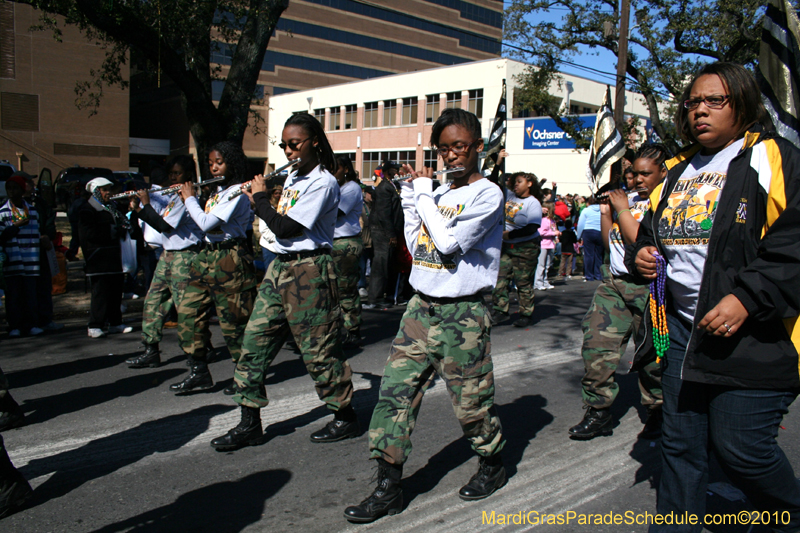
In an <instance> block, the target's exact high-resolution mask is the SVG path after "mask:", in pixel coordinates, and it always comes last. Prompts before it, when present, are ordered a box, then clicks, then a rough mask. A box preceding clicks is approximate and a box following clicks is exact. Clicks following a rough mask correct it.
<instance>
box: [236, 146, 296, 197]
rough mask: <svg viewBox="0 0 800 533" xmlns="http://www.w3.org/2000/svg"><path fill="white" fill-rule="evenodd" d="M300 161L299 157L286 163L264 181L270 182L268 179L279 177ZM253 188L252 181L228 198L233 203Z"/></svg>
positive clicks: (265, 177)
mask: <svg viewBox="0 0 800 533" xmlns="http://www.w3.org/2000/svg"><path fill="white" fill-rule="evenodd" d="M300 161H301V159H300V158H299V157H298V158H297V159H293V160H291V161H289V162H288V163H286V164H285V165H283V166H282V167H279V168H276V169H275V170H274V171H272V172H270V173H269V174H267V175H266V176H264V179H265V180H268V179H271V178H274V177H275V176H277V175H278V174H280V173H281V172H283V171H284V170H286V169H287V168H289V167H290V166H292V165H296V164H298V163H300ZM252 187H253V182H252V181H248V182H247V183H245V184H243V185H242V186H241V187H240V188H239V189H237V190H235V191H233V192H232V193H231V194H230V196H228V201H231V200H233V199H234V198H238V197H239V196H241V195H243V194H244V191H249V190H250V189H251V188H252Z"/></svg>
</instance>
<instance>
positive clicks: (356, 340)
mask: <svg viewBox="0 0 800 533" xmlns="http://www.w3.org/2000/svg"><path fill="white" fill-rule="evenodd" d="M361 346H362V343H361V332H359V330H358V328H356V329H354V330H352V331H347V330H345V333H343V335H342V348H344V349H345V350H354V349H357V348H360V347H361Z"/></svg>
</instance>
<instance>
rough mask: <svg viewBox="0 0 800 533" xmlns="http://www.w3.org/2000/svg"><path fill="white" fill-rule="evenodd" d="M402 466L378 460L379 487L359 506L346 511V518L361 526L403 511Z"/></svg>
mask: <svg viewBox="0 0 800 533" xmlns="http://www.w3.org/2000/svg"><path fill="white" fill-rule="evenodd" d="M402 477H403V466H402V465H399V466H398V465H390V464H389V463H387V462H386V461H384V460H383V459H378V486H377V487H375V490H374V491H372V494H370V495H369V497H368V498H367V499H366V500H364V501H363V502H361V503H360V504H359V505H353V506H351V507H348V508H347V509H345V510H344V517H345V518H346V519H348V520H349V521H350V522H358V523H360V524H363V523H367V522H374V521H375V520H377V519H378V518H380V517H382V516H386V515H387V514H388V515H394V514H397V513H399V512H400V511H402V510H403V487H401V486H400V479H401V478H402Z"/></svg>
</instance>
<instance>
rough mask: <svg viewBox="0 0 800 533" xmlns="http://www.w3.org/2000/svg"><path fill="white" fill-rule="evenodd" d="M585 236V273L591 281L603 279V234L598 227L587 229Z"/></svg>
mask: <svg viewBox="0 0 800 533" xmlns="http://www.w3.org/2000/svg"><path fill="white" fill-rule="evenodd" d="M581 238H583V275H584V277H586V279H588V280H589V281H603V273H602V272H601V271H600V266H601V265H602V264H603V236H602V235H601V234H600V232H599V231H597V230H596V229H587V230H584V231H583V234H581Z"/></svg>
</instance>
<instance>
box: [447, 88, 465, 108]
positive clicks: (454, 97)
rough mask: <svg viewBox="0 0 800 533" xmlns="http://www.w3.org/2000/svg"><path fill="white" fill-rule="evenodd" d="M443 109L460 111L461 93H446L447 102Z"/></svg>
mask: <svg viewBox="0 0 800 533" xmlns="http://www.w3.org/2000/svg"><path fill="white" fill-rule="evenodd" d="M444 108H445V109H461V91H456V92H454V93H447V102H446V103H445V105H444Z"/></svg>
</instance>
